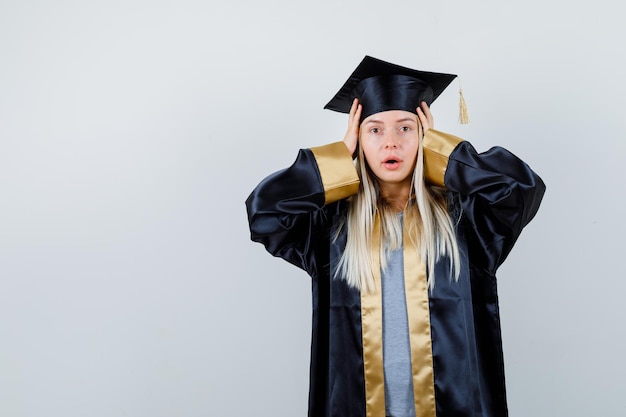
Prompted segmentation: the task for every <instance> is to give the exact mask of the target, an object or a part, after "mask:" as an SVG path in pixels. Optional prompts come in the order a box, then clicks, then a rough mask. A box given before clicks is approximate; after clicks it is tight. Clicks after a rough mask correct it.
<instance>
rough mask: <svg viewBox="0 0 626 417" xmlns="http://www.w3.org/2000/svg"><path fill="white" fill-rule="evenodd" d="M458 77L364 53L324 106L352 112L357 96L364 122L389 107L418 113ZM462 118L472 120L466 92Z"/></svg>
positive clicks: (460, 115)
mask: <svg viewBox="0 0 626 417" xmlns="http://www.w3.org/2000/svg"><path fill="white" fill-rule="evenodd" d="M456 77H457V76H456V75H454V74H443V73H439V72H428V71H418V70H414V69H411V68H407V67H403V66H400V65H396V64H392V63H390V62H386V61H382V60H380V59H377V58H373V57H371V56H365V58H363V61H361V63H360V64H359V66H358V67H357V68H356V69H355V70H354V72H353V73H352V75H350V78H348V80H347V81H346V82H345V84H344V85H343V86H342V87H341V89H340V90H339V91H338V92H337V94H335V97H333V98H332V99H331V100H330V101H329V102H328V104H326V106H324V108H325V109H329V110H334V111H337V112H340V113H350V107H352V102H353V100H354V98H355V97H356V98H358V99H359V103H360V104H361V105H362V106H363V110H362V112H361V121H363V119H365V118H366V117H368V116H370V115H372V114H375V113H379V112H382V111H387V110H406V111H409V112H411V113H416V109H417V107H419V106H420V103H421V102H422V101H425V102H426V104H428V105H429V106H430V105H431V104H432V103H433V102H434V101H435V100H436V99H437V97H439V95H440V94H441V93H442V92H443V90H445V89H446V87H447V86H448V85H449V84H450V83H451V82H452V80H454V79H455V78H456ZM459 93H460V95H461V104H460V114H459V121H460V122H461V123H467V122H469V117H468V115H467V108H466V106H465V100H464V99H463V92H462V91H461V90H460V89H459Z"/></svg>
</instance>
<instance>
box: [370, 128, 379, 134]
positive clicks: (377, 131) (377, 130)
mask: <svg viewBox="0 0 626 417" xmlns="http://www.w3.org/2000/svg"><path fill="white" fill-rule="evenodd" d="M370 132H372V133H380V129H379V128H377V127H373V128H371V129H370Z"/></svg>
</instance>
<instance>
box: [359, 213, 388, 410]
mask: <svg viewBox="0 0 626 417" xmlns="http://www.w3.org/2000/svg"><path fill="white" fill-rule="evenodd" d="M372 271H373V272H374V286H375V287H374V288H375V291H370V292H367V291H365V290H362V291H361V326H362V327H361V328H362V338H363V371H364V378H365V410H366V414H365V415H366V417H383V416H384V415H385V375H384V372H383V308H382V293H381V282H380V219H379V218H378V216H376V218H375V222H374V232H373V234H372Z"/></svg>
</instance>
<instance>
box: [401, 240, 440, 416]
mask: <svg viewBox="0 0 626 417" xmlns="http://www.w3.org/2000/svg"><path fill="white" fill-rule="evenodd" d="M403 253H404V287H405V293H406V305H407V316H408V319H409V341H410V344H411V367H412V368H413V369H412V370H413V393H414V397H415V413H416V416H417V417H435V415H436V407H435V376H434V371H433V351H432V344H431V340H432V339H431V333H430V310H429V307H428V285H427V281H426V266H425V265H424V263H423V262H422V261H421V257H420V256H419V254H418V253H417V248H416V246H415V243H414V242H413V241H412V240H411V239H410V238H409V236H408V233H407V230H406V228H405V230H404V249H403Z"/></svg>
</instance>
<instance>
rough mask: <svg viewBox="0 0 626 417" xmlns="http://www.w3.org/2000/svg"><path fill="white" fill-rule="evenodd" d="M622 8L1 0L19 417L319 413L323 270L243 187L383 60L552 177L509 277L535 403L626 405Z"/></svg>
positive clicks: (10, 388)
mask: <svg viewBox="0 0 626 417" xmlns="http://www.w3.org/2000/svg"><path fill="white" fill-rule="evenodd" d="M617 5H618V2H616V1H613V2H611V1H608V0H600V1H594V2H580V1H574V2H572V1H545V0H543V1H536V0H527V1H517V2H505V1H495V0H492V1H473V2H470V1H461V0H458V1H436V2H425V1H415V0H413V1H386V2H382V1H381V2H373V1H343V2H340V1H316V2H296V1H286V0H285V1H279V0H268V1H263V2H260V1H259V2H257V1H252V0H245V1H239V2H237V1H232V2H220V3H216V2H212V1H208V2H207V1H193V0H179V1H176V2H175V1H150V2H149V1H139V0H126V1H120V0H108V1H82V2H81V1H67V0H66V1H63V0H60V1H54V2H52V1H50V2H47V1H43V0H32V1H20V2H18V1H12V2H9V1H8V0H0V416H3V417H4V416H7V417H23V416H24V417H26V416H27V417H34V416H46V417H52V416H63V417H70V416H77V417H78V416H81V417H82V416H90V417H99V416H102V417H105V416H106V417H111V416H121V417H126V416H146V417H148V416H149V417H158V416H189V417H191V416H203V417H204V416H210V417H213V416H215V417H217V416H220V417H229V416H232V417H240V416H251V415H257V416H270V415H271V416H285V417H291V416H304V415H306V407H307V405H306V403H307V393H308V360H309V343H310V315H311V313H310V307H311V301H310V280H309V278H308V277H307V276H306V275H305V274H304V273H303V272H301V271H299V270H297V269H296V268H294V267H292V266H290V265H288V264H287V263H285V262H283V261H281V260H278V259H274V258H272V257H271V256H269V255H268V254H267V253H266V252H265V251H264V249H263V248H262V246H260V245H258V244H253V243H251V242H250V241H249V232H248V228H247V221H246V213H245V208H244V200H245V198H246V197H247V195H248V193H249V192H250V191H251V189H252V188H253V187H254V186H255V185H256V183H258V182H259V181H260V180H261V179H262V178H263V177H264V176H266V175H268V174H269V173H271V172H272V171H275V170H277V169H279V168H282V167H285V166H287V165H289V164H291V162H292V161H293V160H294V158H295V155H296V152H297V149H298V148H301V147H310V146H314V145H320V144H324V143H328V142H331V141H335V140H339V139H341V138H342V137H343V132H344V130H345V123H346V118H345V115H340V114H336V113H332V112H330V111H327V110H322V107H323V105H324V104H325V103H326V102H327V101H328V100H329V99H330V98H331V97H332V95H333V94H334V93H335V91H336V90H337V89H338V88H339V87H340V86H341V85H342V84H343V82H344V81H345V79H346V78H347V77H348V75H349V74H350V73H351V72H352V70H353V69H354V67H355V66H356V65H357V64H358V62H360V60H361V59H362V58H363V56H364V55H366V54H368V55H372V56H375V57H378V58H381V59H384V60H388V61H392V62H395V63H398V64H401V65H405V66H410V67H414V68H419V69H423V70H430V71H441V72H452V73H457V74H460V75H461V80H462V86H463V90H464V93H465V97H466V100H467V103H468V106H469V111H470V116H471V118H472V123H471V124H470V125H467V126H463V125H459V124H457V121H456V117H457V106H458V94H457V91H456V90H457V88H458V83H457V82H454V83H453V84H452V87H451V88H449V89H448V90H447V91H446V92H445V93H444V94H443V95H442V96H441V98H440V99H439V100H438V101H437V102H436V103H435V105H434V106H433V112H434V113H435V117H436V126H437V128H438V129H440V130H443V131H447V132H449V133H452V134H456V135H458V136H462V137H464V138H466V139H468V140H471V141H472V142H473V143H474V145H475V146H476V147H477V148H478V149H479V150H487V149H488V148H489V147H491V146H492V145H496V144H498V145H503V146H505V147H507V148H509V149H510V150H511V151H513V152H514V153H516V154H517V155H518V156H520V157H521V158H523V159H524V160H526V161H527V162H529V163H530V164H531V166H532V167H533V168H534V169H535V170H536V171H537V172H539V173H540V174H541V176H542V177H543V178H544V180H545V182H546V184H547V187H548V191H547V194H546V197H545V199H544V203H543V205H542V207H541V209H540V211H539V214H538V216H537V217H536V219H535V220H534V221H533V222H532V223H531V224H530V225H529V226H528V228H527V229H526V230H525V232H524V234H523V235H522V237H521V239H520V240H519V242H518V244H517V247H516V248H515V249H514V251H513V253H512V254H511V256H510V257H509V259H508V260H507V262H506V263H505V264H504V266H503V267H502V268H501V269H500V272H499V283H500V284H499V289H500V301H501V313H502V321H503V339H504V349H505V360H506V371H507V385H508V395H509V408H510V413H511V416H513V417H526V416H534V417H541V416H546V417H548V416H549V417H555V416H567V417H575V416H594V415H596V416H599V415H623V414H624V413H625V412H626V406H625V405H624V404H625V403H624V399H623V395H624V392H623V390H624V382H623V381H624V379H623V375H624V374H625V373H626V365H625V360H624V352H625V351H626V342H625V338H624V324H623V319H624V317H625V314H626V303H625V302H624V294H625V293H626V284H625V280H624V272H623V268H622V265H623V258H624V255H623V252H624V244H623V241H622V237H623V236H624V235H625V234H626V230H625V226H624V221H623V217H624V212H625V210H624V206H625V197H624V185H623V179H624V177H625V175H626V173H625V168H624V163H623V162H624V157H623V155H624V153H625V151H626V146H625V144H624V138H625V136H626V135H625V134H626V121H625V116H626V111H625V109H624V102H625V97H626V81H625V78H624V73H625V72H626V64H625V63H624V52H623V51H624V47H623V40H624V39H626V30H625V29H624V25H623V18H622V14H621V13H618V11H617V7H616V6H617Z"/></svg>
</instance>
